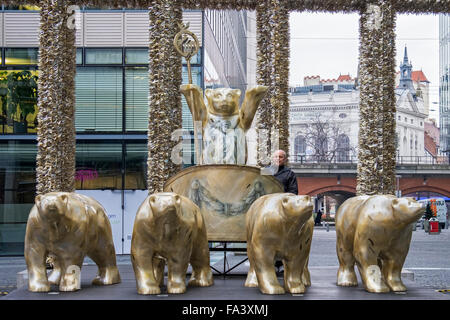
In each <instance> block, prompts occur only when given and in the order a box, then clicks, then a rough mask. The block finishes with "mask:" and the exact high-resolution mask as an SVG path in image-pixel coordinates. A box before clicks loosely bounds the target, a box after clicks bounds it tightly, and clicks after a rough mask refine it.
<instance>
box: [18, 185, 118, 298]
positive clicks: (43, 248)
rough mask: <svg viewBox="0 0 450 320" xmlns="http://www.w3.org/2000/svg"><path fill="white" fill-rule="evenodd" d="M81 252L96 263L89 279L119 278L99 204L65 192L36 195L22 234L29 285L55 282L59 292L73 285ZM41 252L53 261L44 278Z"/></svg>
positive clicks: (42, 288)
mask: <svg viewBox="0 0 450 320" xmlns="http://www.w3.org/2000/svg"><path fill="white" fill-rule="evenodd" d="M85 256H88V257H90V258H91V259H92V260H94V262H95V263H96V264H97V266H98V275H97V277H96V278H95V279H94V280H93V281H92V283H93V284H96V285H109V284H114V283H119V282H120V275H119V270H118V269H117V265H116V255H115V250H114V243H113V240H112V232H111V224H110V222H109V219H108V217H107V216H106V213H105V210H104V208H103V207H102V206H101V205H100V203H98V202H97V201H96V200H94V199H93V198H90V197H88V196H85V195H81V194H77V193H69V192H50V193H46V194H44V195H38V196H36V198H35V205H34V206H33V207H32V209H31V211H30V215H29V216H28V222H27V228H26V234H25V261H26V264H27V268H28V290H30V291H32V292H47V291H49V290H50V284H57V285H58V284H59V290H60V291H75V290H78V289H79V288H80V283H79V277H78V278H77V277H74V274H73V273H72V272H75V271H76V270H78V271H79V270H81V267H82V264H83V260H84V258H85ZM46 257H50V258H51V260H52V263H53V266H54V268H53V271H52V273H51V274H50V276H49V277H47V273H46V265H45V261H46ZM78 268H79V269H78Z"/></svg>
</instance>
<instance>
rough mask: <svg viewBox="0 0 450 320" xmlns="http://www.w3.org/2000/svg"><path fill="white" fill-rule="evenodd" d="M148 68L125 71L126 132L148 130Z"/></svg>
mask: <svg viewBox="0 0 450 320" xmlns="http://www.w3.org/2000/svg"><path fill="white" fill-rule="evenodd" d="M148 93H149V83H148V68H146V67H140V68H139V67H136V68H126V69H125V97H126V101H125V114H126V126H125V127H126V131H147V129H148Z"/></svg>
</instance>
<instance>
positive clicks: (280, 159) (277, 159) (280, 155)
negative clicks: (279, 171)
mask: <svg viewBox="0 0 450 320" xmlns="http://www.w3.org/2000/svg"><path fill="white" fill-rule="evenodd" d="M272 160H273V164H274V165H276V166H283V165H284V164H285V163H286V154H285V153H284V152H282V151H277V152H275V153H274V154H273V157H272Z"/></svg>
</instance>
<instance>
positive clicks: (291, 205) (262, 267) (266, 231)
mask: <svg viewBox="0 0 450 320" xmlns="http://www.w3.org/2000/svg"><path fill="white" fill-rule="evenodd" d="M312 210H313V203H312V201H311V198H310V197H309V196H303V195H300V196H299V195H294V194H291V193H275V194H269V195H265V196H262V197H260V198H259V199H258V200H256V201H255V202H254V203H253V204H252V206H251V207H250V209H249V210H248V212H247V217H246V227H247V254H248V259H249V262H250V268H249V271H248V274H247V280H246V282H245V286H246V287H259V289H260V290H261V292H262V293H265V294H283V293H285V289H286V290H287V291H288V292H290V293H304V292H305V287H306V286H310V285H311V280H310V276H309V271H308V257H309V251H310V248H311V239H312V233H313V228H314V220H313V215H312ZM275 259H280V260H282V261H283V265H284V288H283V287H282V286H281V285H280V283H279V282H278V279H277V276H276V273H275V267H274V260H275Z"/></svg>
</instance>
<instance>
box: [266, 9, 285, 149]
mask: <svg viewBox="0 0 450 320" xmlns="http://www.w3.org/2000/svg"><path fill="white" fill-rule="evenodd" d="M271 2H272V5H271V9H272V12H273V14H272V19H271V20H272V21H271V22H272V26H273V29H272V37H271V40H270V42H271V43H272V46H271V50H272V52H271V55H272V56H273V68H272V74H271V76H272V81H271V85H272V87H273V95H272V96H271V99H270V102H271V105H272V109H273V114H274V120H275V129H276V130H277V136H275V137H273V138H274V139H278V149H281V150H284V151H285V152H286V156H287V157H289V96H288V92H289V11H288V9H287V8H286V7H285V6H284V3H280V1H277V0H272V1H271ZM272 149H274V148H272ZM272 151H273V150H272Z"/></svg>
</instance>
